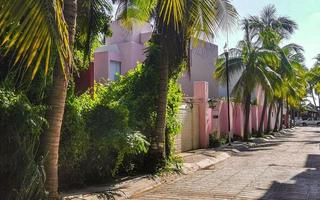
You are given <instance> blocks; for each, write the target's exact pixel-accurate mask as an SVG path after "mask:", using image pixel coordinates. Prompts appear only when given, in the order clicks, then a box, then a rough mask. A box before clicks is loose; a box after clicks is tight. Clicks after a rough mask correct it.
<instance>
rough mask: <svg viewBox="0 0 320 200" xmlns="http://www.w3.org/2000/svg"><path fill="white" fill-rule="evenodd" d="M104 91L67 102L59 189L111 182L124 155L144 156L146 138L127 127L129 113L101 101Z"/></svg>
mask: <svg viewBox="0 0 320 200" xmlns="http://www.w3.org/2000/svg"><path fill="white" fill-rule="evenodd" d="M104 91H105V88H103V87H102V86H99V85H97V92H96V93H95V98H94V99H93V98H91V96H90V95H89V94H83V95H81V96H80V97H75V96H71V97H69V98H68V100H67V104H66V109H65V115H64V120H63V126H62V137H61V146H60V158H59V159H60V160H59V161H60V165H59V170H60V173H59V175H60V181H61V185H62V187H64V188H66V187H70V186H71V187H72V186H81V185H84V184H88V183H90V184H96V183H102V182H105V181H106V180H108V179H111V178H113V177H114V176H115V175H116V174H117V172H118V169H119V167H120V166H121V164H122V163H123V159H124V157H125V156H126V155H132V154H138V153H141V152H142V153H145V152H146V151H147V145H148V143H147V142H146V139H145V137H144V136H143V135H142V134H140V133H139V132H136V131H133V130H132V129H130V128H129V126H128V110H127V109H126V107H124V106H121V105H119V104H118V103H116V102H108V101H102V92H104Z"/></svg>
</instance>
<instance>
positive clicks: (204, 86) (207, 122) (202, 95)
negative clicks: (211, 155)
mask: <svg viewBox="0 0 320 200" xmlns="http://www.w3.org/2000/svg"><path fill="white" fill-rule="evenodd" d="M194 91H195V92H194V98H195V99H198V100H200V104H199V136H200V138H199V141H200V147H201V148H206V147H208V145H209V132H210V129H209V128H210V127H211V119H210V117H211V115H210V114H211V111H209V106H208V83H207V82H205V81H196V82H194Z"/></svg>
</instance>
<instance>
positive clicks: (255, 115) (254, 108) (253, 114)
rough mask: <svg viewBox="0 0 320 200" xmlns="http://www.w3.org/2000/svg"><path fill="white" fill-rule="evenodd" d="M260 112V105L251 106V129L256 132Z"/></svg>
mask: <svg viewBox="0 0 320 200" xmlns="http://www.w3.org/2000/svg"><path fill="white" fill-rule="evenodd" d="M258 114H259V107H258V106H251V125H252V127H251V129H252V130H253V131H254V132H257V131H258V127H259V124H258V123H259V120H258V119H259V117H258Z"/></svg>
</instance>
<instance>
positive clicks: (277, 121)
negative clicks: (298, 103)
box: [273, 101, 281, 132]
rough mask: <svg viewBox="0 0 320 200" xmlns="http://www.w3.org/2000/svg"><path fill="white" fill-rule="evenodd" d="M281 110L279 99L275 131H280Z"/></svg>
mask: <svg viewBox="0 0 320 200" xmlns="http://www.w3.org/2000/svg"><path fill="white" fill-rule="evenodd" d="M280 110H281V104H280V101H278V108H277V115H276V122H275V124H274V128H273V131H274V132H277V131H278V124H279V115H280Z"/></svg>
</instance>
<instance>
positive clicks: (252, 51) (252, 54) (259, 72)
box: [214, 19, 279, 140]
mask: <svg viewBox="0 0 320 200" xmlns="http://www.w3.org/2000/svg"><path fill="white" fill-rule="evenodd" d="M249 25H250V24H249V21H248V20H247V19H244V20H243V23H242V27H243V30H244V32H245V37H244V40H242V41H240V42H239V44H238V48H234V49H231V50H230V60H229V74H230V75H229V76H230V77H229V78H232V76H233V75H234V74H237V73H241V76H240V78H239V80H238V81H237V83H236V84H235V86H234V88H233V90H232V95H234V96H235V97H236V98H238V99H242V100H243V104H244V117H245V118H244V119H245V122H244V139H245V140H248V139H249V137H250V135H249V117H250V105H251V93H252V92H253V91H254V89H255V88H256V86H258V85H262V86H263V87H264V88H269V89H270V90H272V87H271V83H270V80H269V79H268V75H267V74H270V73H272V74H275V75H276V73H275V72H274V70H273V69H272V68H271V67H272V66H278V65H279V58H278V54H277V52H275V51H272V50H268V49H265V48H263V47H260V46H258V45H257V43H254V42H253V41H254V37H255V34H254V33H253V32H252V31H251V30H250V28H249ZM265 66H270V67H265ZM214 76H215V77H216V78H218V79H220V80H221V81H223V82H224V81H225V80H226V63H225V58H224V56H223V55H220V56H219V59H218V61H217V69H216V71H215V75H214Z"/></svg>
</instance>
